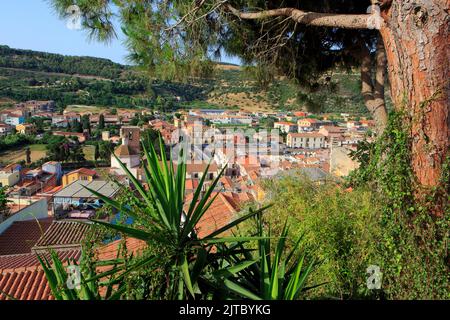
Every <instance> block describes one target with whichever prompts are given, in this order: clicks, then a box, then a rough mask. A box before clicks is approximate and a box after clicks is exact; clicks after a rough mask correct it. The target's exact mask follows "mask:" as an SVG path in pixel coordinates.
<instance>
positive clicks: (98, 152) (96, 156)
mask: <svg viewBox="0 0 450 320" xmlns="http://www.w3.org/2000/svg"><path fill="white" fill-rule="evenodd" d="M99 158H100V148H99V145H98V143H96V144H95V149H94V160H95V161H97V160H98V159H99Z"/></svg>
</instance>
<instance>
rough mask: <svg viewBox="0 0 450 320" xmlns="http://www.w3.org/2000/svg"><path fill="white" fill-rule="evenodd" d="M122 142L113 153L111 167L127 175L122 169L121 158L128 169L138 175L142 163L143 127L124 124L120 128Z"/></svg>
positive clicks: (120, 173)
mask: <svg viewBox="0 0 450 320" xmlns="http://www.w3.org/2000/svg"><path fill="white" fill-rule="evenodd" d="M120 137H121V138H122V144H121V145H120V146H118V147H117V148H116V149H115V150H114V155H115V157H114V155H111V169H112V170H113V171H114V172H115V173H116V174H118V175H126V172H125V170H123V169H122V167H121V165H120V163H119V161H118V160H117V159H119V160H120V161H121V162H122V163H123V164H125V166H126V167H127V169H128V170H129V171H130V172H131V173H132V174H133V175H134V176H135V177H137V174H138V169H139V165H140V163H141V141H140V139H141V129H140V128H139V127H136V126H124V127H122V128H121V129H120Z"/></svg>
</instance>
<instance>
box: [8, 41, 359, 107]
mask: <svg viewBox="0 0 450 320" xmlns="http://www.w3.org/2000/svg"><path fill="white" fill-rule="evenodd" d="M332 82H333V84H334V90H333V92H329V91H319V92H318V93H316V94H315V96H316V99H315V100H317V101H318V102H319V105H320V107H321V110H320V111H322V112H348V113H354V114H361V115H364V114H366V110H365V107H364V104H363V101H362V97H361V94H360V91H359V90H360V84H359V75H358V74H356V73H349V74H348V73H342V72H341V73H338V72H336V73H334V74H333V76H332ZM299 91H300V89H299V88H298V86H297V85H295V84H294V83H292V82H291V81H288V80H286V79H276V80H275V81H274V82H273V83H272V84H271V85H270V86H269V88H268V89H267V90H266V91H264V90H261V89H260V88H259V87H258V86H257V85H256V83H255V81H253V80H252V79H251V77H250V76H249V75H248V74H247V73H245V72H243V71H242V70H241V68H240V67H239V66H236V65H230V64H218V65H217V68H216V72H215V74H214V75H213V77H212V79H193V80H192V81H191V82H190V83H189V84H184V83H176V82H170V81H160V80H148V78H147V77H145V76H144V75H143V74H142V73H141V72H138V71H137V70H135V69H134V68H133V67H130V66H124V65H121V64H118V63H114V62H112V61H110V60H107V59H101V58H92V57H75V56H64V55H59V54H52V53H45V52H37V51H30V50H20V49H11V48H9V47H7V46H0V106H1V105H10V104H11V103H13V102H14V101H24V100H31V99H35V100H39V99H41V100H47V99H53V100H55V101H56V103H57V105H58V107H59V108H61V109H62V108H64V107H65V106H67V105H71V104H76V105H94V106H100V107H118V108H137V107H144V108H152V109H157V110H170V109H173V108H190V107H202V108H236V109H245V110H248V111H270V110H275V109H280V110H300V109H305V107H306V106H305V104H304V103H302V102H300V101H298V99H297V96H298V93H299Z"/></svg>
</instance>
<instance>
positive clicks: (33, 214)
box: [0, 199, 48, 234]
mask: <svg viewBox="0 0 450 320" xmlns="http://www.w3.org/2000/svg"><path fill="white" fill-rule="evenodd" d="M43 218H48V210H47V200H45V199H41V200H38V201H36V202H34V203H32V204H31V205H29V206H28V207H25V208H23V209H22V210H20V211H18V212H16V213H15V214H14V215H12V216H11V217H9V218H8V219H6V220H5V221H3V222H2V223H0V234H1V233H3V232H4V231H5V230H6V229H8V228H9V226H10V225H11V224H12V223H13V222H15V221H26V220H35V219H43Z"/></svg>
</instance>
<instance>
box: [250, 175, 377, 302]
mask: <svg viewBox="0 0 450 320" xmlns="http://www.w3.org/2000/svg"><path fill="white" fill-rule="evenodd" d="M262 187H263V190H264V192H265V196H266V197H265V199H266V200H265V201H267V202H271V203H273V206H272V207H271V208H269V209H268V210H267V212H266V213H265V215H264V218H265V220H266V223H267V224H268V225H269V226H270V228H271V230H272V232H273V233H278V232H280V231H281V230H282V229H283V225H284V223H285V221H286V219H289V220H288V221H289V223H290V225H291V229H290V230H292V231H291V232H292V234H291V235H290V239H291V240H290V241H289V242H288V244H289V245H290V246H293V245H294V244H295V242H293V241H292V239H293V237H292V236H293V234H296V233H300V234H303V244H304V245H306V246H307V247H309V248H310V250H311V251H312V252H314V256H315V257H316V258H317V259H318V261H319V262H320V263H319V265H318V266H317V270H316V271H315V272H314V273H313V274H312V275H311V277H312V278H311V279H312V282H313V283H325V284H324V285H323V286H321V287H320V288H318V289H317V290H314V291H311V293H310V295H309V297H310V298H313V299H314V298H320V299H362V298H375V297H377V294H378V293H377V292H376V291H371V290H369V289H367V286H366V279H367V276H368V275H367V274H366V269H367V267H368V266H369V265H379V264H380V257H379V256H378V255H377V251H376V244H377V242H378V239H379V238H380V235H381V228H380V226H379V225H378V224H377V221H378V217H379V213H380V208H379V206H378V205H377V204H376V201H375V199H374V195H372V194H371V193H370V191H368V190H364V189H361V190H354V191H353V192H349V191H347V190H345V189H344V188H343V187H342V186H340V185H338V184H336V182H334V181H332V180H330V181H327V182H324V183H318V182H313V181H311V180H309V179H308V177H307V176H305V175H304V174H302V173H301V172H289V174H285V175H281V176H277V177H275V178H273V179H269V180H266V181H264V182H263V184H262ZM248 227H249V228H250V230H251V229H252V228H253V226H252V225H250V226H248Z"/></svg>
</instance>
